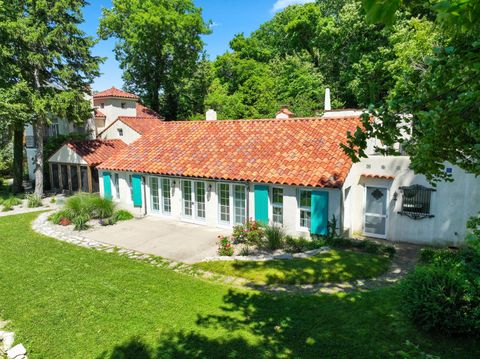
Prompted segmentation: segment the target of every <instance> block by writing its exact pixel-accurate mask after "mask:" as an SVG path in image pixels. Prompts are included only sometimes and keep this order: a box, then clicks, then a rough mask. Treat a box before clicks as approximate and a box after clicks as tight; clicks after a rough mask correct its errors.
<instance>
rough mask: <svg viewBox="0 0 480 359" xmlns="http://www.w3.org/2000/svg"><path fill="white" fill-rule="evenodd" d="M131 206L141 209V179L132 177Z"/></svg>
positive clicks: (138, 176) (137, 176)
mask: <svg viewBox="0 0 480 359" xmlns="http://www.w3.org/2000/svg"><path fill="white" fill-rule="evenodd" d="M132 190H133V205H134V206H135V207H142V177H141V176H140V175H132Z"/></svg>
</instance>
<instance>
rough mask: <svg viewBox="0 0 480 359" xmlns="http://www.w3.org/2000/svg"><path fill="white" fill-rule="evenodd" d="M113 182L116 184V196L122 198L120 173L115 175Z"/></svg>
mask: <svg viewBox="0 0 480 359" xmlns="http://www.w3.org/2000/svg"><path fill="white" fill-rule="evenodd" d="M113 184H114V185H115V196H116V197H117V199H120V179H119V178H118V173H115V174H114V175H113Z"/></svg>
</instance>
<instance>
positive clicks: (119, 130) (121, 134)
mask: <svg viewBox="0 0 480 359" xmlns="http://www.w3.org/2000/svg"><path fill="white" fill-rule="evenodd" d="M117 131H118V135H119V136H123V128H117Z"/></svg>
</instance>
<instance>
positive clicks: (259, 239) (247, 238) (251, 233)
mask: <svg viewBox="0 0 480 359" xmlns="http://www.w3.org/2000/svg"><path fill="white" fill-rule="evenodd" d="M263 236H264V226H263V225H262V224H261V223H259V222H257V221H252V220H248V221H247V222H246V223H245V224H239V225H236V226H235V227H233V233H232V238H233V242H234V243H247V244H248V245H255V246H259V247H261V246H262V244H263Z"/></svg>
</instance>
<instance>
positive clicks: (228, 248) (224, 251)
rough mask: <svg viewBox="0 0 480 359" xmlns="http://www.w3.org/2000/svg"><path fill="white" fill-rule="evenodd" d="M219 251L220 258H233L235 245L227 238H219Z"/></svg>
mask: <svg viewBox="0 0 480 359" xmlns="http://www.w3.org/2000/svg"><path fill="white" fill-rule="evenodd" d="M218 239H219V241H218V243H217V244H218V250H217V253H218V255H219V256H229V257H231V256H233V253H234V249H233V244H232V242H231V241H230V239H229V238H228V237H227V236H218Z"/></svg>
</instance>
